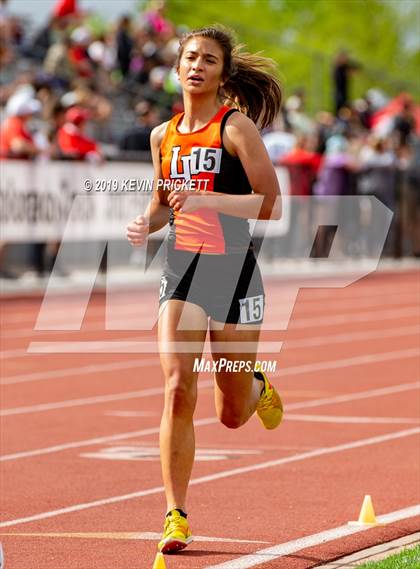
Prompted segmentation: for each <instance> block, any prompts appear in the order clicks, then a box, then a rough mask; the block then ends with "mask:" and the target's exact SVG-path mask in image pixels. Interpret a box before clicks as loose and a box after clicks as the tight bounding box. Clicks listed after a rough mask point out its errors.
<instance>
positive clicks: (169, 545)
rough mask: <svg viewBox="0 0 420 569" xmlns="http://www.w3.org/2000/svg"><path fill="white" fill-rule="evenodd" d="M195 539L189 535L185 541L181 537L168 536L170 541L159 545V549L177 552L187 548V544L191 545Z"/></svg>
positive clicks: (163, 551) (162, 551) (165, 551)
mask: <svg viewBox="0 0 420 569" xmlns="http://www.w3.org/2000/svg"><path fill="white" fill-rule="evenodd" d="M192 541H193V538H192V537H188V538H187V539H186V540H185V541H183V540H181V539H171V538H168V541H165V542H164V543H163V545H161V546H160V547H159V551H160V552H161V553H164V554H165V553H177V552H178V551H181V550H182V549H185V548H186V547H187V545H189V544H190V543H191V542H192Z"/></svg>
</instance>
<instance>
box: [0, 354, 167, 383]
mask: <svg viewBox="0 0 420 569" xmlns="http://www.w3.org/2000/svg"><path fill="white" fill-rule="evenodd" d="M158 363H159V358H158V357H154V358H148V359H147V360H145V359H138V360H129V361H122V362H112V363H107V364H92V365H86V366H79V367H67V368H64V369H63V368H62V369H51V370H48V371H39V372H34V373H24V374H20V375H10V376H8V377H7V376H6V377H5V378H4V379H3V380H2V381H0V385H15V384H17V383H25V382H27V381H41V380H43V379H59V378H63V377H74V376H75V375H78V374H82V375H84V374H89V373H98V372H108V371H110V372H111V371H117V370H123V369H132V368H133V367H147V366H154V365H158Z"/></svg>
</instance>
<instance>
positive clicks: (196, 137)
mask: <svg viewBox="0 0 420 569" xmlns="http://www.w3.org/2000/svg"><path fill="white" fill-rule="evenodd" d="M233 112H236V110H235V109H231V108H230V107H227V106H223V107H221V108H220V109H219V111H218V112H217V113H216V115H215V116H214V117H213V118H212V119H211V120H210V121H209V122H208V123H207V124H206V125H205V126H203V127H202V128H200V129H199V130H196V131H193V132H191V133H181V132H179V131H178V128H177V127H178V124H179V123H180V121H181V119H182V117H183V113H180V114H178V115H176V116H174V117H173V118H172V120H171V121H170V122H169V124H168V126H167V129H166V132H165V135H164V137H163V140H162V144H161V147H160V156H161V168H162V175H163V179H164V180H170V181H171V182H174V181H176V180H178V181H179V182H181V181H185V182H187V183H189V182H190V181H192V182H191V186H193V185H195V189H200V190H206V191H208V192H219V193H225V194H237V195H243V194H250V193H252V189H251V186H250V184H249V181H248V178H247V176H246V174H245V171H244V168H243V166H242V164H241V162H240V160H239V158H236V157H233V156H231V155H230V154H229V153H228V151H227V150H226V149H225V148H224V146H223V142H222V136H223V129H224V126H225V124H226V121H227V119H228V117H229V116H230V115H231V114H232V113H233ZM169 242H170V243H171V245H172V247H173V248H174V249H175V250H176V251H186V252H187V251H188V252H191V253H197V252H200V253H202V254H203V253H204V254H216V255H224V254H229V253H234V252H237V251H239V250H247V249H248V248H249V246H250V242H251V238H250V234H249V224H248V220H246V219H243V218H240V217H235V216H230V215H225V214H222V213H218V212H217V211H215V210H211V209H207V208H200V209H197V210H195V211H193V212H192V213H180V212H173V211H172V210H171V217H170V231H169Z"/></svg>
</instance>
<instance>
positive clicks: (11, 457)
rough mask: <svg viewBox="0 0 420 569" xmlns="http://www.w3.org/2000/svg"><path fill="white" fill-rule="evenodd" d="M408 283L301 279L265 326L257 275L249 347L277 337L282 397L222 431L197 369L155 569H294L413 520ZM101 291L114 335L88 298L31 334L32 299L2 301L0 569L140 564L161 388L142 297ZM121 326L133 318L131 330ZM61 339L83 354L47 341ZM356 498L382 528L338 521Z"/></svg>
mask: <svg viewBox="0 0 420 569" xmlns="http://www.w3.org/2000/svg"><path fill="white" fill-rule="evenodd" d="M418 285H419V280H418V274H417V273H415V272H406V273H399V274H396V273H395V274H387V275H385V274H377V275H373V276H370V277H367V278H364V279H362V280H361V281H359V282H357V283H355V284H353V285H351V286H348V287H346V288H343V289H332V288H325V287H323V283H322V282H320V281H319V282H314V283H313V288H306V289H302V290H301V291H300V293H299V296H298V299H297V301H296V303H295V305H294V308H293V313H292V317H291V320H290V323H289V326H288V328H287V330H278V329H277V328H278V327H279V323H280V322H281V321H282V320H284V318H285V317H286V316H287V306H286V303H285V299H286V298H287V296H288V290H289V288H290V283H289V284H287V285H285V284H280V283H278V282H276V281H272V282H269V283H268V285H267V295H268V309H267V317H266V325H267V329H266V330H265V331H264V332H263V334H262V345H263V346H264V349H268V348H269V344H270V343H271V344H273V343H274V344H276V343H278V342H284V343H283V347H282V349H281V352H280V353H279V352H278V349H277V351H276V352H260V359H265V360H276V362H277V371H276V372H275V373H274V374H271V377H272V378H273V382H274V383H275V384H276V385H277V386H278V388H279V390H280V391H281V392H282V394H283V398H284V402H285V408H286V413H285V420H284V423H283V424H282V426H281V427H280V428H279V429H277V430H275V431H273V432H266V431H264V430H263V429H262V428H261V427H260V424H259V422H258V421H257V420H256V419H255V418H252V419H251V420H250V421H249V423H248V424H247V425H245V426H244V427H243V428H241V429H239V430H228V429H226V428H224V427H223V426H222V425H220V424H219V423H218V422H217V421H216V419H215V417H214V405H213V391H212V377H211V374H209V373H203V374H201V376H200V389H199V403H198V406H197V411H196V437H197V449H198V450H197V461H196V463H195V466H194V471H193V477H192V478H193V481H192V485H191V488H190V492H189V519H190V522H191V526H192V529H193V532H194V535H195V536H197V539H196V541H195V542H194V543H193V544H191V546H189V547H188V548H187V549H186V550H185V551H184V552H182V553H181V554H179V555H176V556H166V558H165V560H166V565H167V568H168V569H175V568H176V569H202V568H205V567H219V566H220V567H224V568H226V569H234V568H235V567H238V568H239V567H241V568H242V567H263V568H264V569H265V568H267V569H269V568H270V569H271V568H281V569H283V568H285V569H295V568H296V569H304V568H305V569H306V568H309V567H314V566H316V565H319V564H321V563H322V562H323V561H328V560H332V559H334V558H337V557H339V556H342V555H345V554H348V553H350V552H353V551H356V550H358V549H361V548H364V547H367V546H370V545H373V544H378V543H381V542H386V541H389V540H391V539H393V538H395V537H399V536H402V535H406V534H410V533H413V532H414V531H418V529H419V525H420V523H419V522H420V516H419V514H420V510H419V509H418V505H419V503H420V496H419V493H420V491H419V484H418V482H419V476H420V473H419V464H420V453H419V448H420V447H419V445H418V435H419V432H420V428H419V422H420V419H419V418H420V413H419V411H420V410H419V406H420V405H419V396H418V387H419V375H420V374H419V357H418V345H419V306H418V292H419V286H418ZM76 300H77V297H68V298H65V299H64V298H59V299H58V300H57V302H56V305H55V306H54V310H53V312H52V313H51V314H50V315H49V316H48V319H49V322H50V325H51V327H53V328H54V327H56V328H57V327H58V326H60V322H61V323H62V322H63V321H64V322H65V320H66V318H67V317H68V315H69V314H71V313H74V311H75V310H76V308H77V307H76ZM117 302H118V310H119V319H120V321H122V322H127V326H126V328H127V329H128V330H124V329H120V330H116V331H109V330H107V331H106V330H104V314H105V309H104V304H105V300H104V297H103V296H102V295H100V294H97V295H95V296H94V297H93V298H92V299H91V301H90V304H89V308H88V310H87V313H86V316H85V318H84V320H83V325H82V328H81V330H80V331H77V330H76V331H74V332H73V331H65V330H61V331H54V330H50V331H39V330H34V325H35V322H36V319H37V316H38V312H39V309H40V305H41V299H39V298H26V299H14V300H9V301H7V302H4V303H3V308H2V313H1V317H2V329H3V338H2V354H1V358H2V359H1V365H2V374H1V390H2V391H1V403H2V412H1V435H2V438H1V451H2V457H1V463H0V468H1V511H2V521H1V522H0V534H1V535H0V541H1V542H2V543H3V549H4V552H5V558H6V567H7V568H8V567H10V568H11V569H38V568H42V569H69V568H72V569H137V568H139V569H148V568H150V569H151V567H152V565H153V560H154V556H155V552H156V541H157V538H158V535H159V534H160V532H161V529H162V522H163V515H164V510H165V501H164V494H163V489H162V481H161V474H160V466H159V460H158V426H159V420H160V413H161V409H162V402H163V389H162V375H161V372H160V369H159V362H158V356H157V354H156V353H153V352H149V353H146V352H145V351H144V344H142V342H151V343H153V341H154V338H155V330H152V329H151V326H150V322H151V321H153V317H154V314H155V311H156V303H157V298H156V293H155V291H152V290H143V291H142V292H141V294H140V295H139V294H138V293H136V292H134V291H132V292H131V293H128V292H125V293H124V294H122V295H121V296H120V297H118V298H117ZM136 322H140V323H142V325H143V328H145V330H144V331H142V330H133V326H134V324H135V323H136ZM120 327H121V326H120ZM115 341H118V342H120V343H119V344H118V345H116V344H115V343H114V344H112V343H111V342H115ZM34 342H43V344H42V345H43V349H48V350H50V352H49V353H28V349H30V350H33V349H34V346H38V349H39V346H40V345H41V344H34ZM57 342H61V344H57ZM76 342H78V343H79V344H78V346H79V348H80V346H85V351H86V353H80V352H79V353H53V352H51V350H54V349H55V350H58V349H61V350H63V349H68V350H69V349H71V346H74V345H75V344H73V343H76ZM88 342H91V343H90V344H89V343H88ZM92 342H96V344H92ZM150 345H152V344H150ZM57 346H58V347H57ZM66 346H67V348H66ZM142 346H143V347H142ZM93 349H95V350H96V352H97V353H92V350H93ZM110 349H113V350H115V351H114V353H109V351H110ZM89 350H90V352H89ZM118 350H120V351H118ZM121 350H123V352H121ZM139 350H140V351H139ZM365 494H371V496H372V498H373V501H374V505H375V509H376V513H377V515H378V516H382V515H386V514H390V516H389V518H388V521H389V523H387V525H385V526H381V527H377V528H371V529H367V530H363V531H358V532H357V533H354V534H349V528H350V527H351V526H348V525H347V522H348V521H349V520H355V519H357V516H358V513H359V509H360V506H361V503H362V500H363V497H364V495H365ZM415 506H417V510H416V509H415ZM330 530H333V531H330ZM325 532H329V533H325ZM317 534H321V535H320V536H318V537H317ZM245 556H248V557H245Z"/></svg>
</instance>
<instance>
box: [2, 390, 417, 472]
mask: <svg viewBox="0 0 420 569" xmlns="http://www.w3.org/2000/svg"><path fill="white" fill-rule="evenodd" d="M203 383H204V384H205V382H201V381H200V382H199V383H198V387H199V388H200V387H201V385H202V384H203ZM419 388H420V382H417V381H414V382H411V383H402V384H400V385H394V386H392V387H384V388H380V389H370V390H367V391H358V392H357V393H348V394H346V395H336V396H334V397H326V398H323V399H313V400H312V401H302V402H300V403H291V404H290V405H287V406H286V413H288V411H289V410H295V409H304V408H307V407H318V406H322V405H333V404H334V403H346V402H347V401H355V400H358V399H367V398H369V397H382V396H386V395H392V394H394V393H403V392H405V391H411V390H414V389H419ZM218 422H219V420H218V419H217V418H215V417H213V418H212V417H208V418H207V419H197V420H195V421H194V425H195V426H200V425H210V424H214V423H218ZM158 432H159V427H153V428H150V429H144V430H142V431H131V432H128V433H120V434H117V435H109V436H104V437H99V438H94V439H85V440H83V441H73V442H69V443H62V444H60V445H55V446H50V447H44V448H39V449H33V450H28V451H21V452H17V453H13V454H6V455H3V456H0V462H2V461H7V460H17V459H20V458H28V457H31V456H39V455H43V454H51V453H54V452H61V451H64V450H68V449H72V448H80V447H83V446H91V445H95V444H101V443H107V442H112V441H118V440H123V439H128V438H133V437H143V436H147V435H153V434H156V433H158Z"/></svg>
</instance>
